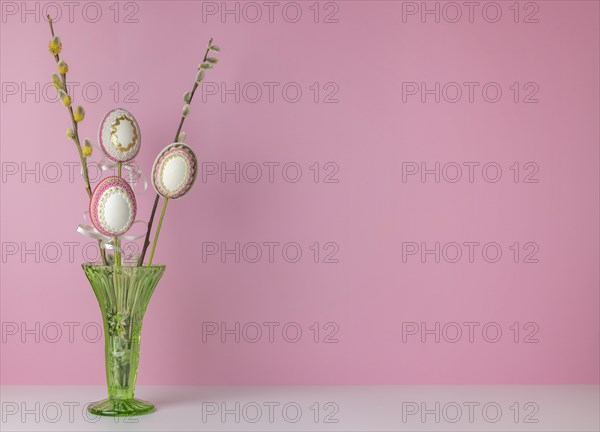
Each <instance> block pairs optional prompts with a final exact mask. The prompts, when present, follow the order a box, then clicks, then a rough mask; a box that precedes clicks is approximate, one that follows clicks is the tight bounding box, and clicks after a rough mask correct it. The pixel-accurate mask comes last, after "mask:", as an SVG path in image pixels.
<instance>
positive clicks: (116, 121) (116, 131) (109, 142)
mask: <svg viewBox="0 0 600 432" xmlns="http://www.w3.org/2000/svg"><path fill="white" fill-rule="evenodd" d="M98 141H99V142H100V147H102V151H103V152H104V154H105V155H106V157H107V158H109V159H110V160H111V161H113V162H128V161H130V160H132V159H133V158H134V157H135V156H136V155H137V154H138V152H139V151H140V145H141V142H142V135H141V133H140V127H139V126H138V124H137V121H136V120H135V118H134V117H133V116H132V115H131V113H130V112H129V111H127V110H124V109H122V108H117V109H114V110H112V111H110V112H109V113H108V114H106V116H104V120H102V123H100V130H99V131H98Z"/></svg>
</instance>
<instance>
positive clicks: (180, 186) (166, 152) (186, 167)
mask: <svg viewBox="0 0 600 432" xmlns="http://www.w3.org/2000/svg"><path fill="white" fill-rule="evenodd" d="M197 173H198V162H197V160H196V155H195V154H194V152H193V151H192V149H191V148H190V147H188V146H187V145H186V144H184V143H173V144H170V145H168V146H166V147H165V148H164V149H162V151H161V152H160V153H159V155H158V157H157V158H156V160H155V161H154V165H153V167H152V185H153V186H154V190H156V192H157V193H158V194H159V195H161V196H163V197H165V198H171V199H175V198H180V197H182V196H183V195H185V194H186V193H187V192H188V191H189V190H190V188H191V187H192V185H193V184H194V181H195V180H196V174H197Z"/></svg>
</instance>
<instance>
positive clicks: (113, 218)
mask: <svg viewBox="0 0 600 432" xmlns="http://www.w3.org/2000/svg"><path fill="white" fill-rule="evenodd" d="M136 212H137V204H136V201H135V195H134V194H133V190H132V189H131V186H129V183H127V181H125V180H124V179H122V178H121V177H107V178H105V179H104V180H102V181H101V182H100V183H98V185H97V186H96V188H95V189H94V192H93V193H92V198H91V199H90V219H91V220H92V224H93V225H94V227H95V228H96V229H97V230H98V231H100V232H101V233H102V234H104V235H105V236H108V237H118V236H120V235H122V234H124V233H125V232H127V230H129V228H131V225H132V224H133V221H134V219H135V214H136Z"/></svg>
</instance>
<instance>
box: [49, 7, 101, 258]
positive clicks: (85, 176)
mask: <svg viewBox="0 0 600 432" xmlns="http://www.w3.org/2000/svg"><path fill="white" fill-rule="evenodd" d="M48 24H49V25H50V33H51V34H52V37H54V26H53V25H52V18H50V15H48ZM54 60H55V61H56V63H57V64H58V62H59V61H60V56H59V55H58V54H54ZM60 78H61V80H62V89H63V91H64V92H65V93H66V94H69V92H68V90H67V74H64V73H61V74H60ZM67 109H68V110H69V115H70V116H71V122H72V123H73V132H74V134H75V136H74V137H73V141H74V142H75V147H77V151H78V152H79V160H80V161H81V169H82V171H83V179H84V180H85V190H86V192H87V194H88V198H91V197H92V187H91V186H90V176H89V174H88V167H87V162H86V158H85V155H84V154H83V150H81V141H80V140H79V129H78V127H77V122H76V121H75V116H74V115H73V107H72V106H71V105H69V106H68V107H67ZM98 247H99V248H100V256H101V257H102V264H104V265H107V264H108V262H107V261H106V252H105V251H104V248H103V247H102V242H101V241H100V240H98Z"/></svg>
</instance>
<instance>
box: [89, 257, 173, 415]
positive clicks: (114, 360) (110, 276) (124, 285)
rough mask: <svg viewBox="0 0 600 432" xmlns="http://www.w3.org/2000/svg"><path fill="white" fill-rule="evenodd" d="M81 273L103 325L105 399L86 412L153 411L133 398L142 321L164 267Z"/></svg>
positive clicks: (98, 268) (94, 267)
mask: <svg viewBox="0 0 600 432" xmlns="http://www.w3.org/2000/svg"><path fill="white" fill-rule="evenodd" d="M82 267H83V271H84V272H85V275H86V276H87V278H88V280H89V281H90V284H91V285H92V289H93V290H94V293H95V294H96V298H97V299H98V303H99V305H100V310H101V312H102V320H103V322H104V356H105V357H104V361H105V366H106V383H107V386H108V399H104V400H101V401H98V402H94V403H92V404H90V405H89V407H88V410H89V411H90V412H91V413H93V414H97V415H103V416H133V415H140V414H146V413H149V412H152V411H153V410H154V405H152V404H151V403H149V402H146V401H143V400H140V399H135V398H134V392H135V381H136V378H137V373H138V364H139V359H140V334H141V332H142V320H143V318H144V313H145V312H146V307H147V306H148V303H149V302H150V297H152V293H153V292H154V288H156V285H157V284H158V281H159V280H160V278H161V277H162V275H163V273H164V272H165V268H166V267H165V266H157V265H154V266H125V265H124V266H114V267H113V266H99V265H93V264H84V265H83V266H82Z"/></svg>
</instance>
